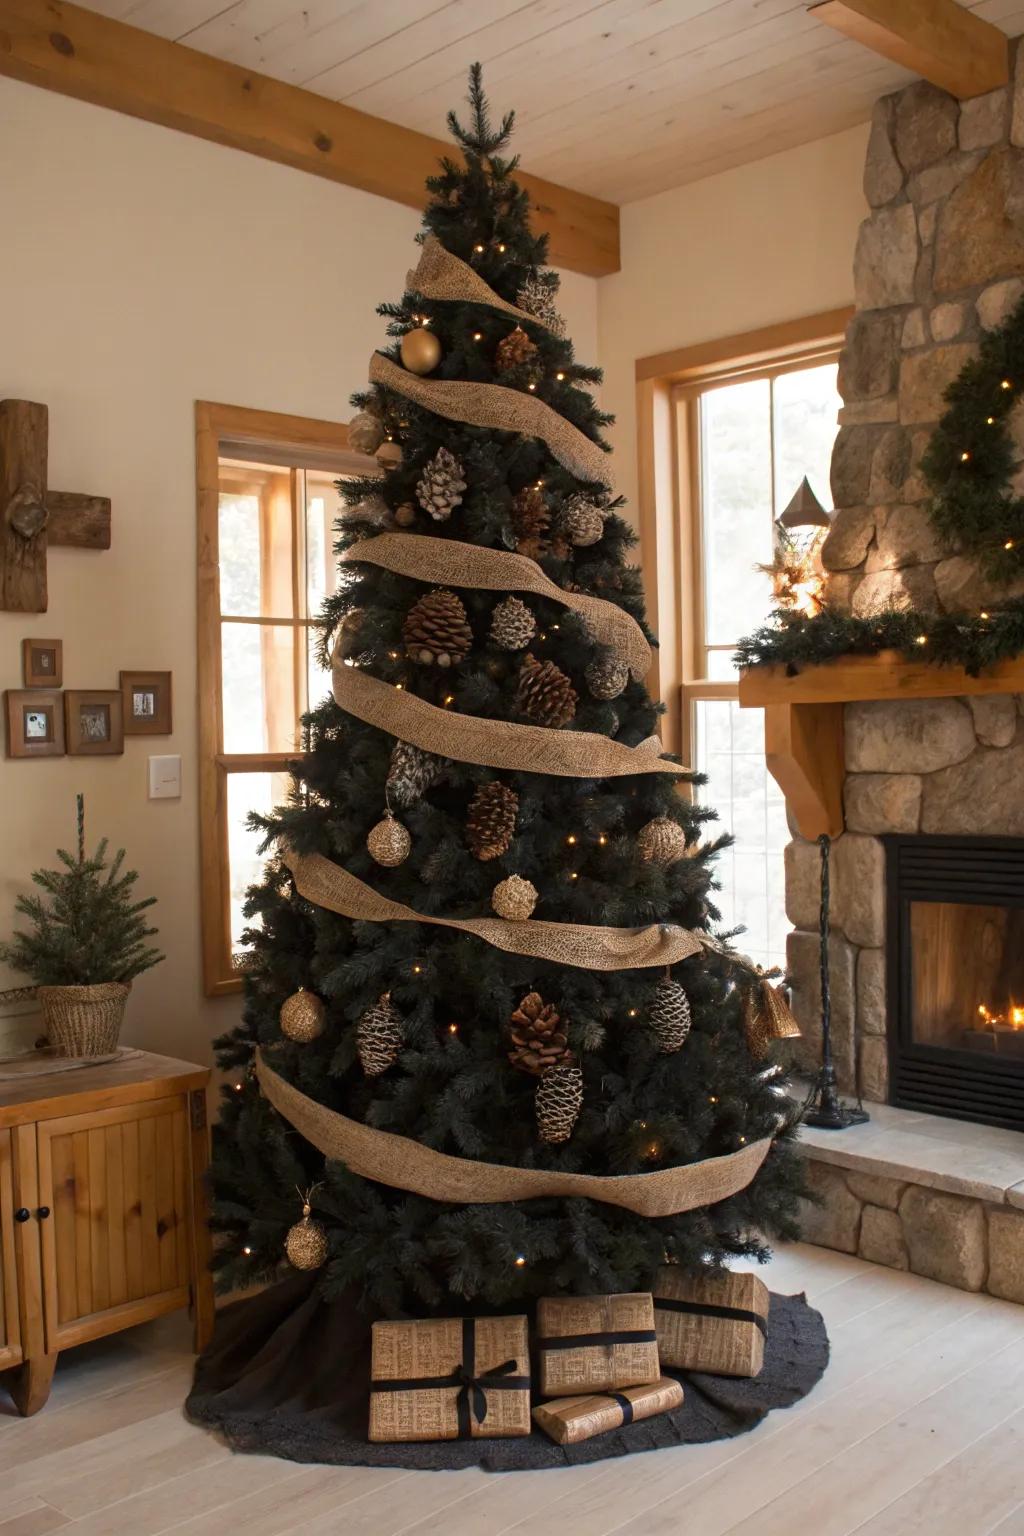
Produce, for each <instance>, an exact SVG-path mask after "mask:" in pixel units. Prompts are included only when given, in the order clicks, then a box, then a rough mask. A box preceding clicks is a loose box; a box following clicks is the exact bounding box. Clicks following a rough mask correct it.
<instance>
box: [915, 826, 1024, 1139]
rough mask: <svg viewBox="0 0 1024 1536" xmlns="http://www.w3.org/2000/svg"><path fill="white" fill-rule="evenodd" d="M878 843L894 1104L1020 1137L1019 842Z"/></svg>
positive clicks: (1022, 951)
mask: <svg viewBox="0 0 1024 1536" xmlns="http://www.w3.org/2000/svg"><path fill="white" fill-rule="evenodd" d="M885 842H886V845H887V867H886V881H887V930H888V931H887V940H888V944H887V951H886V953H887V960H886V968H887V990H888V999H887V1001H888V1037H889V1098H890V1101H891V1102H892V1103H893V1104H897V1105H899V1106H900V1107H901V1108H903V1109H919V1110H926V1111H928V1112H929V1113H931V1114H938V1115H949V1116H952V1117H953V1118H954V1119H958V1120H975V1121H979V1122H981V1123H982V1124H985V1125H1003V1126H1010V1127H1012V1128H1013V1129H1015V1130H1024V840H1022V839H1019V838H1010V837H983V838H979V837H938V836H913V837H910V836H907V837H904V836H898V837H887V838H886V839H885Z"/></svg>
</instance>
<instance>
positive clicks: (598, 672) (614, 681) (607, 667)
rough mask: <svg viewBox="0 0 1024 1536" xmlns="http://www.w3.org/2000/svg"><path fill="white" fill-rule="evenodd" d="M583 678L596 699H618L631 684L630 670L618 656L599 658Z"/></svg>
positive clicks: (593, 662) (592, 663)
mask: <svg viewBox="0 0 1024 1536" xmlns="http://www.w3.org/2000/svg"><path fill="white" fill-rule="evenodd" d="M583 676H584V677H585V678H586V680H587V687H588V688H589V689H590V692H591V693H592V694H593V696H594V698H595V699H617V698H618V696H619V694H620V693H621V692H622V690H623V689H624V688H625V686H626V684H627V683H628V682H629V668H628V667H627V666H626V664H625V662H623V661H620V660H619V659H618V657H617V656H599V657H597V658H596V659H595V660H594V661H592V662H591V663H590V665H589V667H588V668H587V670H586V671H585V672H584V674H583Z"/></svg>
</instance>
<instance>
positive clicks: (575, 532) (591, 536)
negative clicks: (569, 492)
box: [561, 495, 604, 548]
mask: <svg viewBox="0 0 1024 1536" xmlns="http://www.w3.org/2000/svg"><path fill="white" fill-rule="evenodd" d="M561 522H562V528H563V529H564V531H565V534H566V537H567V538H568V539H569V541H570V542H571V543H573V544H576V545H578V546H579V547H580V548H583V547H585V546H587V545H589V544H596V543H597V541H598V540H599V539H600V538H602V537H603V535H604V513H603V512H602V511H601V508H600V507H598V506H595V504H594V503H593V502H592V501H589V500H588V499H587V497H586V496H582V495H576V496H570V497H569V500H568V501H567V502H566V503H565V506H564V507H563V508H562V519H561Z"/></svg>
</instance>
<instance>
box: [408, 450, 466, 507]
mask: <svg viewBox="0 0 1024 1536" xmlns="http://www.w3.org/2000/svg"><path fill="white" fill-rule="evenodd" d="M465 489H466V481H465V471H464V469H463V468H462V465H461V463H460V462H459V460H458V459H457V458H456V457H455V455H454V453H451V452H449V450H448V449H447V448H439V449H438V450H437V452H436V453H435V454H434V457H433V458H432V459H431V461H430V463H429V464H428V465H427V466H426V468H425V469H424V471H423V473H422V475H421V476H420V478H419V483H418V484H417V486H416V499H417V501H418V502H419V504H420V506H421V507H422V508H423V510H424V512H429V513H430V515H431V517H432V518H433V519H434V521H435V522H436V523H444V522H447V520H448V518H450V517H451V515H452V513H453V511H454V510H455V508H456V507H459V506H461V505H462V493H463V491H464V490H465Z"/></svg>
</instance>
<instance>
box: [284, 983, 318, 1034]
mask: <svg viewBox="0 0 1024 1536" xmlns="http://www.w3.org/2000/svg"><path fill="white" fill-rule="evenodd" d="M326 1016H327V1010H326V1008H325V1007H324V1005H323V1002H322V1000H321V999H320V998H319V997H317V995H316V993H315V992H307V991H306V989H305V987H300V988H299V990H298V991H297V992H293V993H292V995H291V997H286V998H285V1000H284V1002H283V1003H282V1004H281V1013H280V1022H281V1033H282V1035H284V1036H286V1038H287V1039H289V1040H294V1041H295V1042H296V1044H298V1045H308V1044H309V1043H310V1041H311V1040H319V1038H320V1036H321V1035H322V1034H323V1032H324V1021H325V1019H326Z"/></svg>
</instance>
